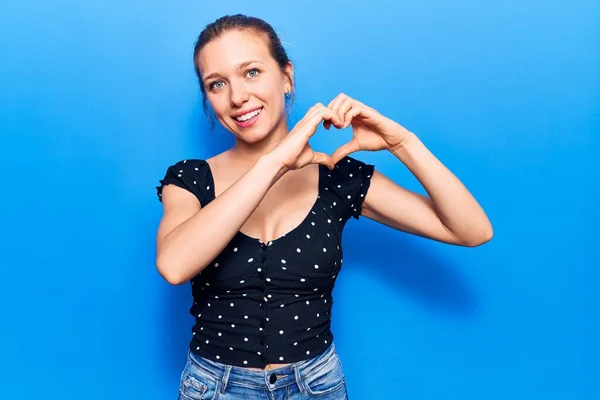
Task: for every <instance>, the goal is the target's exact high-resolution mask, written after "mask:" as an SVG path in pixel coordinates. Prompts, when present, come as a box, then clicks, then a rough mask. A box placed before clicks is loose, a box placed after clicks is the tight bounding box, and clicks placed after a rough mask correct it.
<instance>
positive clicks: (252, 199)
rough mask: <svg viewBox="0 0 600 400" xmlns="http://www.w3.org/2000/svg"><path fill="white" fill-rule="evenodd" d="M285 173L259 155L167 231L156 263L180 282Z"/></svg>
mask: <svg viewBox="0 0 600 400" xmlns="http://www.w3.org/2000/svg"><path fill="white" fill-rule="evenodd" d="M284 174H285V170H283V169H282V168H281V167H280V166H279V165H278V164H277V163H274V162H272V161H271V160H270V159H269V158H268V157H263V158H261V159H259V161H258V162H257V163H256V164H255V165H254V166H253V167H252V168H250V169H249V170H248V172H246V173H245V174H244V175H242V177H240V178H239V179H238V180H237V181H236V182H235V183H233V184H232V185H231V186H230V187H229V188H228V189H227V190H225V191H224V192H223V193H222V194H220V195H219V196H218V197H217V198H215V199H214V200H213V201H211V202H210V203H208V204H207V205H206V206H205V207H203V208H202V209H200V210H199V211H198V212H197V213H196V214H194V215H193V216H192V217H190V218H189V219H187V220H186V221H184V222H182V223H181V224H179V225H178V226H177V227H175V228H174V229H173V230H172V231H171V232H170V233H169V234H168V235H166V236H165V238H164V239H163V241H162V243H161V246H160V249H159V253H158V256H157V265H158V267H159V269H160V270H161V271H163V272H162V273H164V274H165V275H166V276H169V279H168V280H169V281H170V282H173V283H183V282H186V281H188V280H189V279H191V278H192V277H194V276H195V275H197V274H198V273H199V272H200V271H202V270H203V269H204V268H205V267H206V266H207V265H208V263H209V262H211V261H212V260H213V259H214V258H215V257H216V256H217V255H218V254H219V253H220V252H221V251H222V250H223V249H224V248H225V247H226V246H227V244H228V243H229V242H230V241H231V239H232V238H233V237H234V236H235V234H236V233H237V232H238V231H239V230H240V228H241V227H242V225H244V223H245V222H246V220H247V219H248V217H249V216H250V215H251V214H252V212H253V211H254V210H255V209H256V207H258V205H259V204H260V202H261V200H262V199H263V198H264V196H265V194H266V193H267V192H268V190H269V189H270V188H271V186H273V184H274V183H275V182H277V180H279V178H281V176H283V175H284Z"/></svg>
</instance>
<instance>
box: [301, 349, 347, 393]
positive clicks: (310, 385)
mask: <svg viewBox="0 0 600 400" xmlns="http://www.w3.org/2000/svg"><path fill="white" fill-rule="evenodd" d="M345 382H346V377H345V376H344V372H343V370H342V366H341V363H340V362H339V361H338V358H337V354H335V353H334V354H333V355H332V356H331V357H329V359H328V360H327V361H326V362H325V364H324V365H323V366H321V367H320V368H319V369H317V370H316V371H312V372H311V373H310V374H309V375H308V376H306V377H305V378H304V385H305V387H306V390H307V392H308V393H309V394H310V395H313V396H318V395H325V394H330V393H333V392H335V391H337V390H341V389H342V388H344V387H345Z"/></svg>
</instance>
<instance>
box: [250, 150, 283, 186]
mask: <svg viewBox="0 0 600 400" xmlns="http://www.w3.org/2000/svg"><path fill="white" fill-rule="evenodd" d="M256 166H257V167H258V168H260V169H261V171H263V172H264V173H265V174H268V175H271V176H272V177H273V178H274V180H275V181H277V180H279V178H281V177H282V176H283V175H285V173H286V172H288V171H289V168H288V167H286V166H285V165H284V164H283V163H281V162H279V161H278V160H277V159H276V158H275V157H273V155H272V154H271V153H269V154H265V155H264V156H261V157H260V158H259V159H258V161H257V162H256Z"/></svg>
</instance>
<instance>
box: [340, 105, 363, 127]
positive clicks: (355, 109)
mask: <svg viewBox="0 0 600 400" xmlns="http://www.w3.org/2000/svg"><path fill="white" fill-rule="evenodd" d="M362 110H363V109H362V107H360V106H357V105H354V104H353V105H352V108H351V109H350V110H349V111H348V112H347V113H346V115H345V116H344V126H343V127H344V128H347V127H348V126H350V124H351V123H352V120H353V119H354V118H355V117H357V116H358V115H360V114H361V112H362Z"/></svg>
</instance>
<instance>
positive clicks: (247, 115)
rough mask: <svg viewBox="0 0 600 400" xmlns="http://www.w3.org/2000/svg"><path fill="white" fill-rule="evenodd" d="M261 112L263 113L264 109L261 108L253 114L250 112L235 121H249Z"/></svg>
mask: <svg viewBox="0 0 600 400" xmlns="http://www.w3.org/2000/svg"><path fill="white" fill-rule="evenodd" d="M261 111H262V108H259V109H258V110H254V111H252V112H249V113H248V114H244V115H242V116H240V117H236V118H235V119H237V120H238V121H240V122H243V121H247V120H249V119H250V118H252V117H254V116H256V115H258V114H260V112H261Z"/></svg>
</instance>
